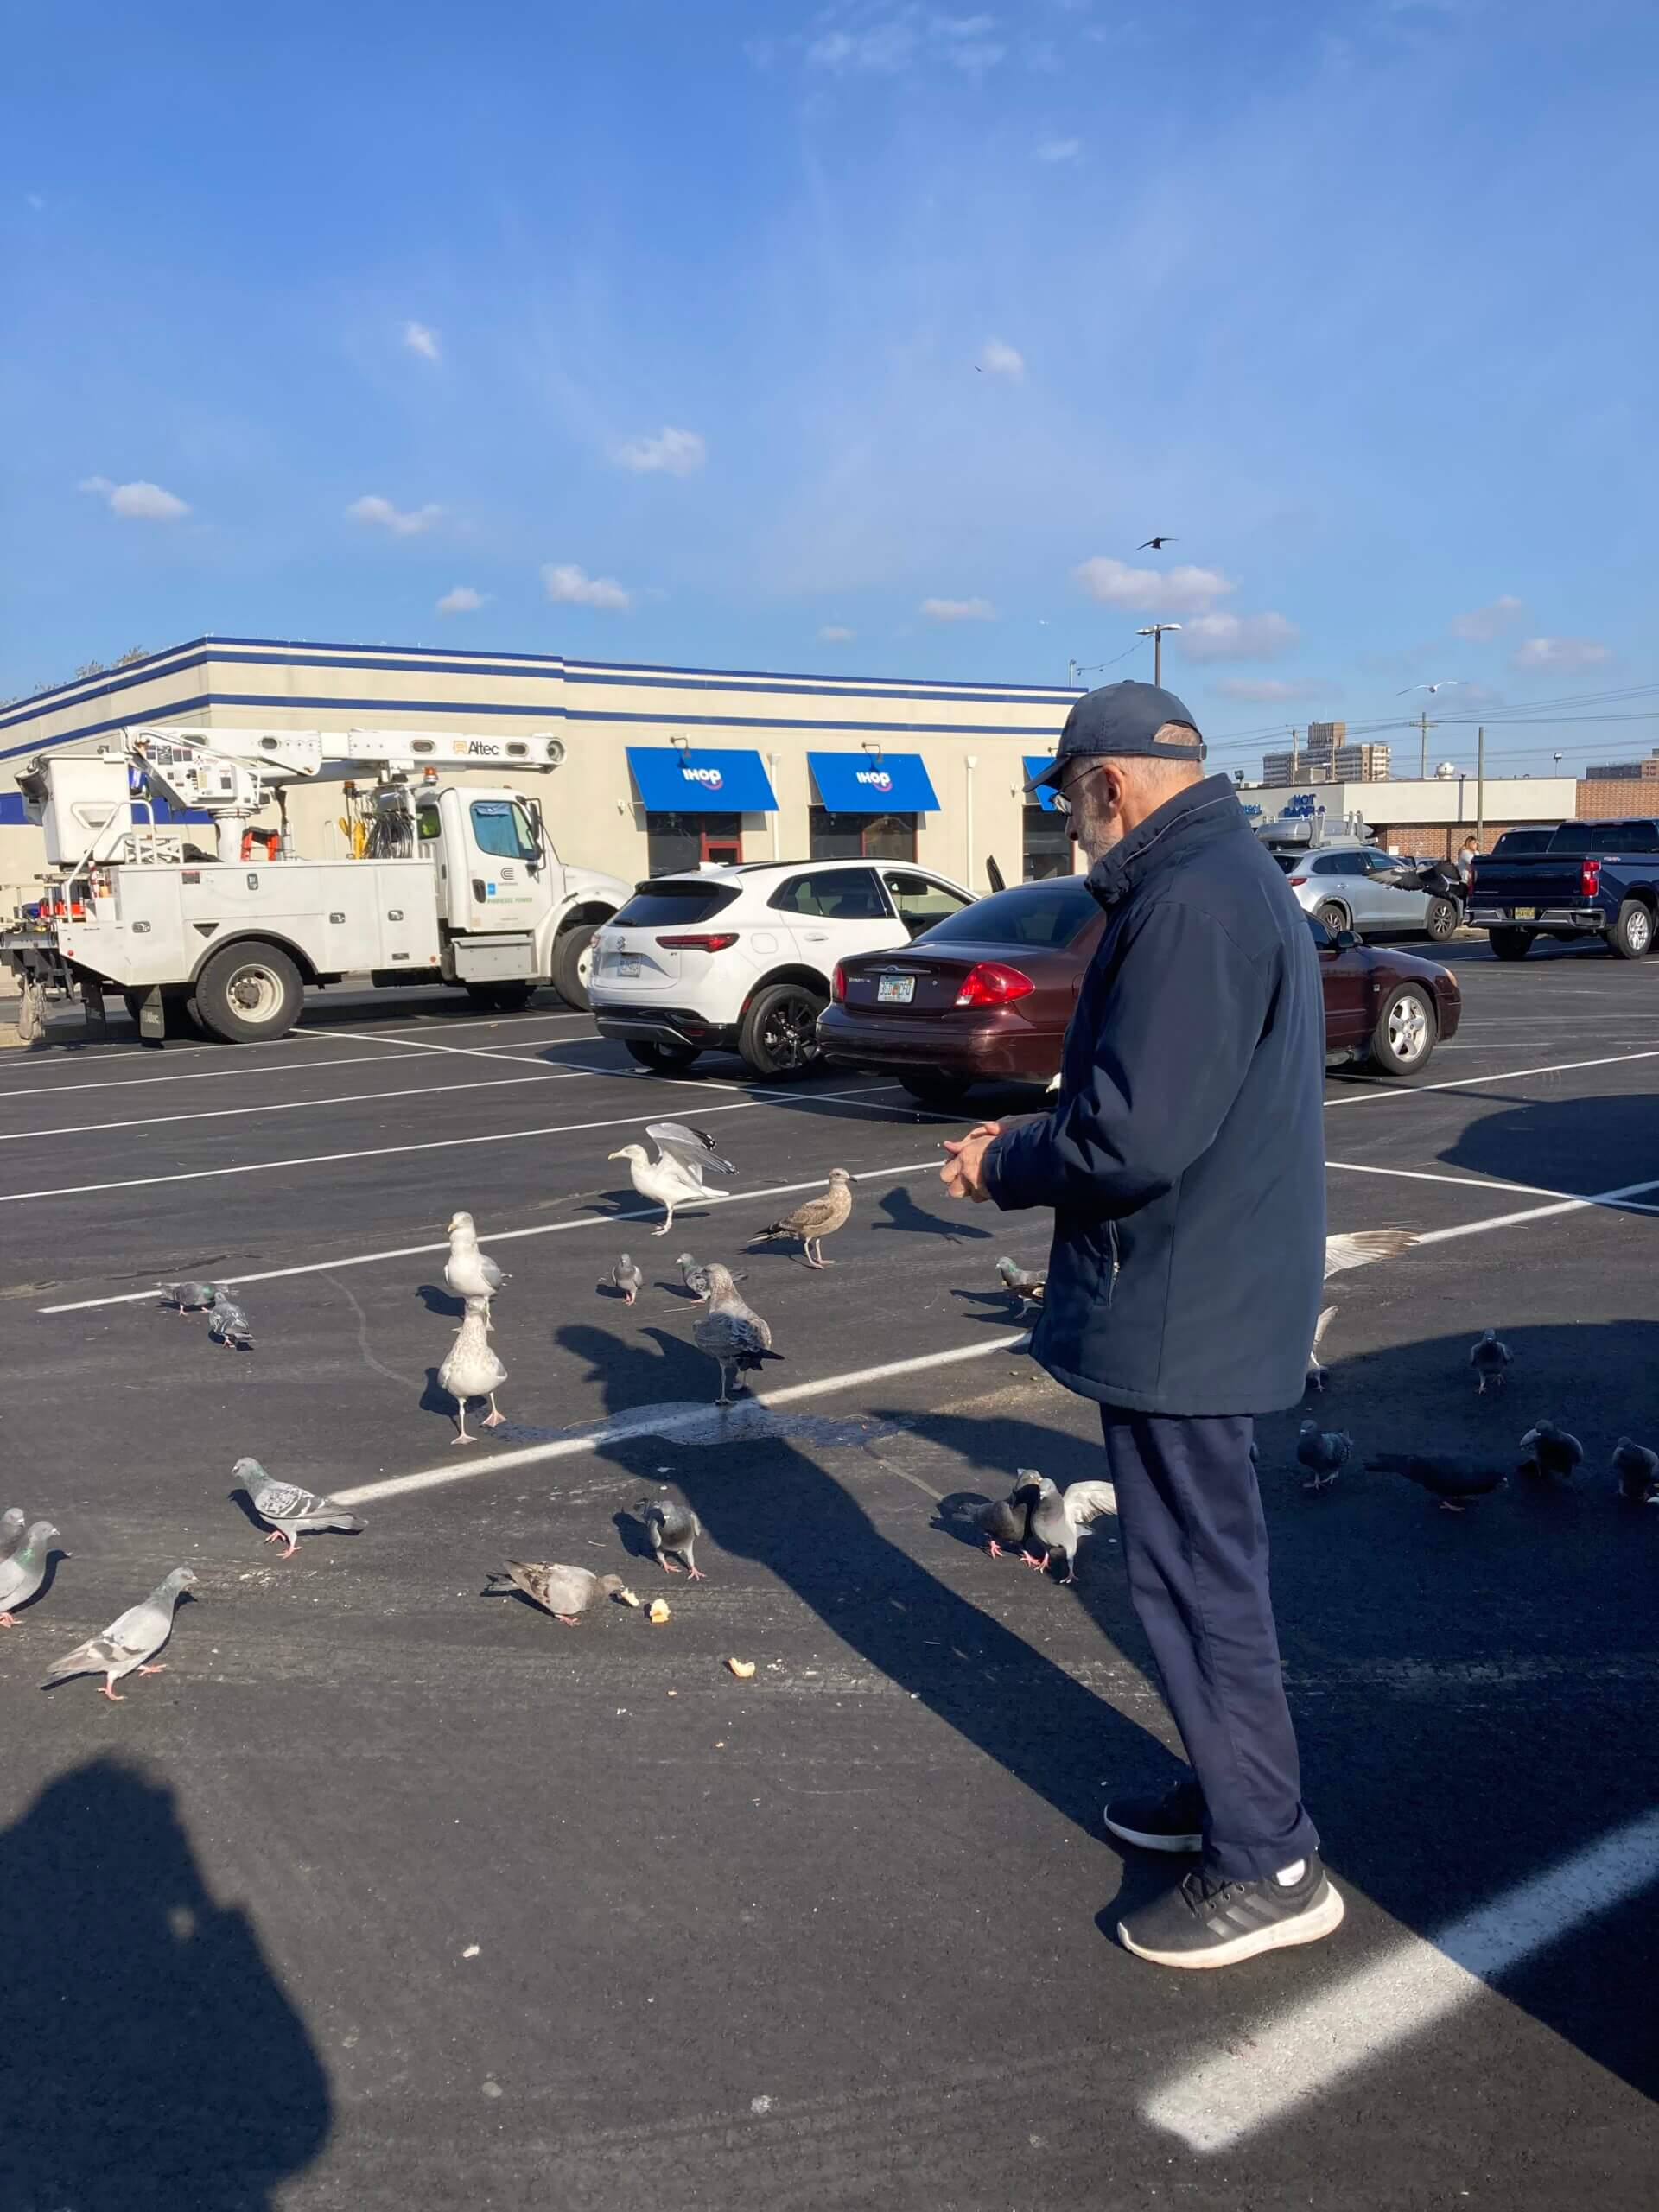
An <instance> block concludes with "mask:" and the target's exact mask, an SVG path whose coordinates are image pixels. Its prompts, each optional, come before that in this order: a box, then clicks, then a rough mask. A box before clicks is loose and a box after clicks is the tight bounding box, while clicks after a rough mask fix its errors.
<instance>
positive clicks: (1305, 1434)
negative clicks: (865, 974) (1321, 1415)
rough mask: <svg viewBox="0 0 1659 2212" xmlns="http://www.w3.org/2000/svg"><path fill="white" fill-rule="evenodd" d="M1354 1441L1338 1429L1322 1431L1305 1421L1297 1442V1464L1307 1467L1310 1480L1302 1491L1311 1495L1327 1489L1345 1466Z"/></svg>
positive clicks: (1316, 1422)
mask: <svg viewBox="0 0 1659 2212" xmlns="http://www.w3.org/2000/svg"><path fill="white" fill-rule="evenodd" d="M1353 1449H1354V1440H1353V1438H1352V1437H1351V1436H1350V1435H1348V1434H1347V1433H1346V1432H1345V1431H1344V1430H1343V1429H1339V1428H1326V1429H1321V1428H1320V1427H1319V1423H1318V1421H1304V1422H1303V1423H1302V1426H1301V1432H1300V1434H1299V1436H1298V1437H1297V1440H1296V1464H1297V1465H1298V1466H1300V1467H1306V1469H1307V1471H1308V1476H1309V1480H1308V1481H1306V1482H1305V1483H1304V1484H1302V1488H1303V1489H1304V1490H1305V1491H1308V1492H1309V1494H1310V1495H1314V1494H1317V1493H1318V1492H1319V1491H1322V1490H1329V1489H1330V1488H1331V1485H1332V1484H1333V1483H1334V1482H1335V1481H1336V1479H1337V1477H1338V1475H1339V1474H1340V1473H1341V1472H1342V1471H1343V1469H1344V1467H1345V1466H1346V1465H1347V1464H1348V1461H1349V1459H1350V1458H1351V1454H1352V1452H1353Z"/></svg>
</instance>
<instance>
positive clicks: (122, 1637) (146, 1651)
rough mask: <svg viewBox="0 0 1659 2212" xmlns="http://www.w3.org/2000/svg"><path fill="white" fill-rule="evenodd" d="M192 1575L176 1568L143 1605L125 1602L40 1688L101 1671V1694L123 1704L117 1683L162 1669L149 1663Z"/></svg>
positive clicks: (165, 1636)
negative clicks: (124, 1607) (135, 1674)
mask: <svg viewBox="0 0 1659 2212" xmlns="http://www.w3.org/2000/svg"><path fill="white" fill-rule="evenodd" d="M195 1579H196V1578H195V1576H194V1574H193V1573H191V1572H190V1569H189V1568H188V1567H175V1568H174V1570H173V1572H172V1573H171V1574H169V1575H168V1578H167V1580H166V1581H165V1582H158V1583H157V1584H156V1587H155V1588H154V1589H153V1590H152V1591H151V1592H150V1593H149V1597H148V1598H146V1599H144V1601H143V1604H142V1605H129V1606H128V1608H127V1610H126V1611H125V1612H124V1613H123V1614H122V1615H121V1616H120V1617H119V1618H118V1619H116V1620H113V1621H111V1623H110V1625H109V1626H108V1628H106V1629H105V1631H104V1633H103V1635H102V1636H89V1637H87V1639H86V1643H78V1644H77V1645H76V1646H75V1648H74V1649H73V1651H71V1652H67V1653H66V1654H65V1656H63V1657H62V1658H61V1659H60V1660H59V1661H58V1662H57V1664H56V1665H55V1666H54V1668H53V1669H51V1671H50V1672H49V1673H48V1675H47V1678H46V1680H45V1681H43V1682H42V1683H41V1688H42V1689H43V1690H49V1689H50V1688H52V1686H53V1685H54V1683H55V1682H67V1681H69V1680H70V1679H71V1677H72V1676H73V1675H103V1677H104V1687H103V1689H102V1690H101V1691H100V1692H99V1695H100V1696H102V1697H106V1698H108V1700H110V1703H111V1705H124V1704H125V1703H126V1700H125V1699H124V1698H120V1697H118V1696H117V1695H116V1694H115V1685H116V1684H117V1683H118V1681H121V1680H122V1679H123V1677H124V1675H130V1674H131V1673H133V1672H134V1670H135V1669H136V1670H137V1672H138V1673H139V1674H141V1675H159V1674H160V1673H161V1672H162V1669H161V1667H160V1666H159V1665H155V1664H152V1663H151V1662H153V1661H154V1660H155V1658H156V1653H157V1652H158V1651H159V1650H160V1649H162V1646H163V1645H164V1644H165V1643H166V1642H167V1639H168V1637H169V1636H171V1635H172V1633H173V1608H174V1607H175V1605H177V1604H178V1602H179V1599H180V1598H181V1595H182V1594H183V1593H184V1592H185V1591H187V1590H188V1589H189V1588H190V1587H191V1586H192V1585H193V1584H194V1581H195Z"/></svg>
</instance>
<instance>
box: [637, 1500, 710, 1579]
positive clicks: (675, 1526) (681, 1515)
mask: <svg viewBox="0 0 1659 2212" xmlns="http://www.w3.org/2000/svg"><path fill="white" fill-rule="evenodd" d="M639 1511H640V1514H641V1516H642V1517H643V1518H644V1521H645V1534H646V1535H648V1536H649V1537H650V1538H651V1549H652V1557H653V1558H654V1559H655V1560H656V1561H657V1564H658V1567H661V1568H662V1570H663V1573H664V1574H677V1573H679V1571H680V1570H679V1568H678V1567H676V1566H675V1564H674V1562H673V1560H671V1559H670V1558H669V1557H668V1554H669V1553H670V1552H677V1553H678V1554H679V1555H680V1557H681V1558H682V1559H683V1560H684V1561H685V1572H686V1577H687V1580H689V1581H692V1582H706V1581H707V1580H709V1578H708V1576H707V1575H706V1574H705V1573H703V1571H702V1568H701V1567H699V1566H698V1565H697V1562H696V1544H697V1538H698V1537H699V1536H700V1535H702V1522H701V1521H699V1520H698V1518H697V1516H696V1514H695V1513H694V1512H693V1510H691V1508H690V1506H689V1505H681V1504H679V1503H677V1502H676V1501H675V1500H674V1499H673V1498H671V1497H653V1498H652V1499H650V1500H649V1501H648V1502H647V1503H645V1504H643V1505H641V1507H640V1508H639Z"/></svg>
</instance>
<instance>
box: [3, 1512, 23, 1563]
mask: <svg viewBox="0 0 1659 2212" xmlns="http://www.w3.org/2000/svg"><path fill="white" fill-rule="evenodd" d="M28 1518H29V1516H28V1515H27V1514H26V1513H25V1512H24V1511H23V1509H22V1506H21V1505H9V1506H8V1507H7V1508H6V1510H5V1511H4V1513H3V1514H0V1567H3V1566H4V1565H5V1563H6V1561H7V1560H9V1559H10V1557H11V1555H12V1554H13V1553H14V1552H15V1551H16V1548H17V1547H18V1545H19V1544H21V1543H22V1541H23V1523H24V1522H25V1521H26V1520H27V1519H28Z"/></svg>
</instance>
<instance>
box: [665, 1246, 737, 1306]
mask: <svg viewBox="0 0 1659 2212" xmlns="http://www.w3.org/2000/svg"><path fill="white" fill-rule="evenodd" d="M674 1264H675V1266H676V1267H677V1268H678V1269H679V1271H680V1281H682V1282H683V1284H684V1285H685V1287H686V1288H687V1289H688V1290H689V1291H690V1294H691V1295H692V1297H693V1298H696V1299H704V1298H707V1297H708V1295H709V1270H708V1268H700V1267H699V1266H698V1265H697V1263H696V1261H695V1260H694V1259H693V1258H692V1256H691V1255H690V1253H689V1252H682V1253H681V1254H680V1255H679V1257H678V1258H677V1260H676V1261H675V1262H674ZM733 1280H734V1281H735V1280H736V1278H735V1277H734V1278H733Z"/></svg>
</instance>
